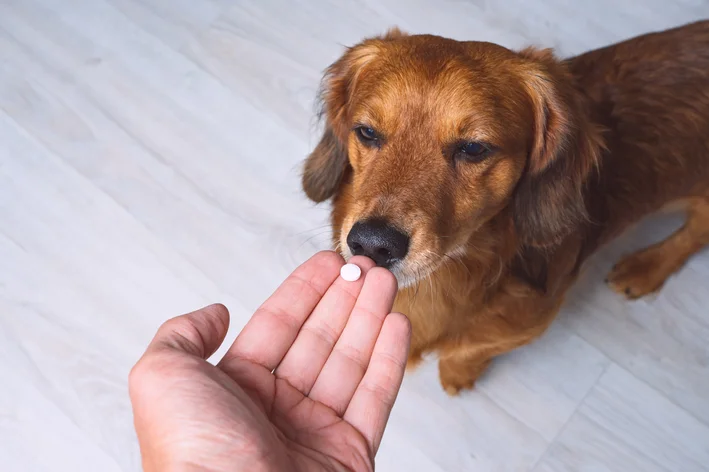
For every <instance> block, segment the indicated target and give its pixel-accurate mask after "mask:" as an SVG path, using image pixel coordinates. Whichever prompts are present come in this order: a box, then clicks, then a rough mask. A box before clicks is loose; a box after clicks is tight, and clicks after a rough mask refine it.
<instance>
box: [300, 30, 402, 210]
mask: <svg viewBox="0 0 709 472" xmlns="http://www.w3.org/2000/svg"><path fill="white" fill-rule="evenodd" d="M402 36H405V33H402V32H401V31H400V30H398V29H396V28H393V29H391V30H389V32H387V33H386V34H385V35H384V36H382V37H379V38H371V39H367V40H365V41H363V42H361V43H360V44H358V45H357V46H354V47H351V48H349V49H347V51H346V52H345V54H344V55H343V56H342V57H341V58H340V59H338V60H337V61H336V62H335V63H334V64H332V65H331V66H330V67H328V69H327V70H326V71H325V75H324V77H323V80H322V84H321V87H320V93H319V97H320V103H321V107H322V108H321V111H320V115H321V117H322V118H324V121H325V129H324V131H323V136H322V138H321V140H320V142H319V143H318V145H317V146H316V147H315V149H314V150H313V152H312V153H311V154H310V155H309V156H308V158H307V159H306V160H305V166H304V168H303V179H302V184H303V190H305V194H306V195H307V196H308V198H310V199H311V200H313V201H314V202H317V203H320V202H323V201H325V200H327V199H329V198H331V197H332V196H333V195H334V194H335V193H336V192H337V189H338V188H339V186H340V184H341V182H342V179H343V177H344V176H345V174H346V171H347V168H348V166H349V160H348V158H347V138H348V135H349V132H350V129H349V127H350V123H349V122H350V113H351V110H349V109H348V103H349V102H350V99H351V98H352V96H353V95H354V93H355V89H356V85H357V81H358V79H359V77H360V75H361V74H362V72H363V71H364V70H365V69H366V66H367V64H369V63H371V61H372V60H373V59H374V58H375V57H376V56H377V54H378V53H379V51H380V48H381V45H382V44H383V42H385V41H391V40H395V39H398V38H401V37H402Z"/></svg>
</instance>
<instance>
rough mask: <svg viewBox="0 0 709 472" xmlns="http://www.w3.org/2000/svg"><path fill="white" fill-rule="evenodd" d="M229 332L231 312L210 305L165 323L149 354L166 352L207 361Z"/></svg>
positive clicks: (150, 346) (221, 306)
mask: <svg viewBox="0 0 709 472" xmlns="http://www.w3.org/2000/svg"><path fill="white" fill-rule="evenodd" d="M228 329H229V310H227V308H226V307H225V306H224V305H221V304H215V305H210V306H207V307H205V308H202V309H200V310H197V311H193V312H192V313H188V314H186V315H182V316H178V317H177V318H172V319H170V320H168V321H166V322H165V323H163V325H162V326H160V328H159V329H158V332H157V334H156V335H155V337H154V338H153V340H152V342H151V343H150V345H149V346H148V349H147V351H146V354H150V353H153V352H156V351H163V350H166V349H167V350H175V351H179V352H183V353H186V354H189V355H192V356H195V357H199V358H201V359H207V358H208V357H209V356H211V355H212V354H214V352H215V351H216V350H217V349H219V346H221V344H222V342H224V338H225V337H226V333H227V330H228Z"/></svg>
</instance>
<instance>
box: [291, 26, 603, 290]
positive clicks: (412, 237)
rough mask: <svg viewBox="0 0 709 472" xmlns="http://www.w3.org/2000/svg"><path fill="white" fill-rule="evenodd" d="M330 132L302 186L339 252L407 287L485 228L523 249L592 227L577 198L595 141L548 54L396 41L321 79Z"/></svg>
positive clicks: (346, 60) (417, 39)
mask: <svg viewBox="0 0 709 472" xmlns="http://www.w3.org/2000/svg"><path fill="white" fill-rule="evenodd" d="M321 98H322V104H323V115H324V119H325V131H324V135H323V137H322V140H321V141H320V143H319V144H318V145H317V147H316V148H315V150H314V151H313V153H312V154H311V155H310V156H309V157H308V159H307V161H306V163H305V168H304V173H303V187H304V189H305V192H306V194H307V195H308V197H309V198H310V199H312V200H314V201H316V202H322V201H325V200H328V199H330V198H333V200H334V202H333V204H334V209H333V230H334V236H335V240H336V243H337V245H338V247H339V249H340V251H341V252H342V253H343V255H345V256H346V257H347V256H350V255H352V254H364V255H367V256H369V257H371V258H372V259H374V260H375V262H376V263H377V264H378V265H381V266H384V267H388V268H390V269H391V270H392V271H393V272H394V273H395V274H396V275H397V277H398V279H399V282H400V284H402V285H408V284H409V283H411V282H412V281H414V280H416V279H417V278H420V277H423V276H425V275H427V274H429V273H430V272H431V271H433V270H435V269H436V268H437V267H438V266H440V265H441V263H442V262H443V261H444V259H445V258H450V257H456V256H457V255H460V254H462V253H463V252H465V251H467V250H468V247H469V243H470V241H471V238H473V237H474V236H476V235H477V236H480V235H481V233H486V234H485V235H484V236H485V237H488V238H495V237H507V236H505V235H502V234H499V235H497V234H494V231H495V229H494V228H500V227H501V226H505V225H499V224H496V225H493V224H491V222H492V221H493V220H495V219H496V218H497V219H500V218H508V219H509V225H507V227H510V228H514V230H513V234H516V236H515V237H516V238H517V239H518V240H519V241H520V244H523V245H529V246H537V247H538V246H547V245H553V244H556V243H558V242H559V241H560V240H561V239H562V238H564V237H565V236H566V235H568V234H569V233H570V232H571V231H573V230H574V228H576V227H577V225H578V224H580V223H581V222H583V221H584V220H585V219H586V218H587V213H586V208H585V206H584V201H583V198H582V188H583V184H584V182H585V180H586V179H587V176H588V174H589V172H590V171H591V169H592V168H593V167H594V165H595V164H596V160H597V154H598V149H599V145H598V143H599V141H598V133H597V131H596V130H595V129H594V128H593V126H592V125H591V124H590V123H589V122H588V118H587V113H586V111H585V110H584V109H583V104H582V103H581V98H580V94H579V93H578V92H577V91H575V90H574V88H573V82H572V79H571V77H570V75H569V73H568V71H567V70H566V68H565V66H564V65H563V64H561V63H560V62H558V61H557V60H556V59H554V57H553V56H552V54H551V53H550V52H548V51H538V50H532V49H529V50H525V51H522V52H519V53H518V52H513V51H510V50H508V49H505V48H503V47H501V46H497V45H494V44H490V43H480V42H458V41H454V40H449V39H444V38H441V37H437V36H429V35H417V36H409V35H406V34H403V33H401V32H399V31H398V30H393V31H391V32H389V33H388V34H387V35H385V36H383V37H380V38H374V39H368V40H365V41H363V42H362V43H360V44H358V45H357V46H355V47H352V48H350V49H348V50H347V51H346V53H345V54H344V55H343V56H342V57H341V58H340V59H339V60H338V61H337V62H335V63H334V64H333V65H332V66H330V68H329V69H328V70H327V73H326V75H325V77H324V79H323V88H322V93H321Z"/></svg>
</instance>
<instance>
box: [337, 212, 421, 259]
mask: <svg viewBox="0 0 709 472" xmlns="http://www.w3.org/2000/svg"><path fill="white" fill-rule="evenodd" d="M347 245H348V246H349V247H350V251H352V254H354V255H355V256H367V257H369V258H370V259H372V260H373V261H374V262H375V263H376V264H377V265H378V266H379V267H386V268H390V267H391V266H392V265H394V263H396V262H397V261H400V260H401V259H403V258H404V257H406V253H407V252H408V251H409V237H408V236H407V235H405V234H404V233H402V232H401V231H399V230H398V229H396V228H394V227H393V226H391V225H389V224H387V222H386V221H384V220H381V219H371V220H366V221H358V222H357V223H355V225H354V226H353V227H352V229H351V230H350V234H348V235H347Z"/></svg>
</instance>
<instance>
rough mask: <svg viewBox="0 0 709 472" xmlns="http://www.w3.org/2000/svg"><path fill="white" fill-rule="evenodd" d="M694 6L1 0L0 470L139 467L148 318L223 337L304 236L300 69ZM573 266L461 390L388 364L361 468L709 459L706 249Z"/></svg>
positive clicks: (545, 37) (611, 36)
mask: <svg viewBox="0 0 709 472" xmlns="http://www.w3.org/2000/svg"><path fill="white" fill-rule="evenodd" d="M701 17H709V1H708V0H634V1H630V0H595V2H580V1H578V2H576V1H572V0H544V1H534V2H533V1H524V0H497V1H493V0H477V1H476V0H470V1H454V0H438V1H434V0H408V1H404V0H368V1H356V2H355V1H339V0H337V1H336V0H330V1H328V0H309V1H306V0H301V1H294V0H290V1H286V0H258V1H257V0H252V1H247V0H243V1H231V2H230V1H227V0H0V379H1V380H0V469H2V470H3V471H8V472H22V471H53V472H56V471H59V472H64V471H72V472H75V471H86V472H112V471H137V470H139V457H138V451H137V448H136V442H135V438H134V433H133V430H132V423H131V421H132V420H131V414H130V405H129V402H128V399H127V396H126V375H127V373H128V370H129V368H130V367H131V366H132V364H133V363H134V362H135V360H136V359H137V357H138V356H139V355H140V353H141V352H142V349H143V348H144V346H145V345H146V343H147V342H148V340H149V339H150V337H151V336H152V334H153V332H154V330H155V329H156V327H157V326H158V325H159V324H160V323H161V322H162V321H163V320H165V319H166V318H168V317H171V316H173V315H176V314H180V313H183V312H186V311H189V310H192V309H194V308H197V307H200V306H202V305H205V304H208V303H211V302H214V301H221V302H223V303H225V304H227V306H228V307H229V308H230V309H231V312H232V314H233V317H234V324H233V330H232V332H231V334H230V336H229V340H231V339H233V336H234V335H235V332H236V330H238V329H239V328H240V327H241V326H243V324H244V323H245V322H246V320H247V319H248V317H249V315H250V313H251V312H252V310H253V309H254V308H255V307H256V306H257V305H258V304H259V303H260V302H261V301H262V300H263V299H264V298H265V297H266V296H267V295H269V294H270V292H271V291H272V290H273V289H274V288H275V286H276V285H277V284H278V283H279V282H280V281H281V280H282V279H283V277H285V276H286V275H287V273H288V272H289V271H290V270H291V269H293V268H294V267H295V265H296V264H297V263H298V262H300V261H302V260H304V259H305V258H306V257H308V256H309V255H311V254H312V253H313V252H314V251H316V250H317V249H319V248H324V247H326V246H327V242H328V235H327V227H326V226H325V223H326V216H327V208H314V207H313V206H312V205H310V204H309V203H308V202H307V201H306V200H305V199H304V197H303V196H302V195H301V193H300V189H299V179H298V166H299V164H300V161H301V160H302V158H303V157H304V156H305V155H306V154H307V153H308V151H309V150H310V149H311V147H312V146H313V144H314V143H315V140H316V138H317V135H316V134H315V133H314V131H313V130H314V122H313V98H314V96H315V90H316V87H317V85H318V81H319V79H320V73H321V71H322V70H323V69H324V68H325V67H326V66H327V65H328V64H329V63H330V62H332V61H333V60H334V59H335V58H336V57H337V56H338V55H339V54H340V52H341V51H342V47H343V46H344V45H350V44H353V43H355V42H357V41H358V40H360V39H361V38H362V37H364V36H366V35H371V34H376V33H381V32H383V31H384V30H385V29H386V28H388V27H389V26H392V25H398V26H400V27H401V28H403V29H404V30H407V31H409V32H429V33H436V34H442V35H445V36H449V37H454V38H458V39H479V40H488V41H494V42H499V43H501V44H503V45H506V46H509V47H521V46H524V45H527V44H530V43H532V44H537V45H546V46H553V47H556V48H557V50H558V52H559V53H560V54H562V55H568V54H574V53H578V52H582V51H583V50H585V49H589V48H593V47H597V46H602V45H604V44H607V43H609V42H613V41H617V40H620V39H623V38H626V37H629V36H633V35H636V34H640V33H643V32H646V31H650V30H654V29H662V28H665V27H670V26H675V25H678V24H680V23H684V22H688V21H692V20H695V19H698V18H701ZM676 223H677V220H676V219H673V218H671V217H669V218H662V219H659V220H657V221H653V222H650V223H648V224H647V225H644V226H643V227H642V228H641V229H639V230H638V231H636V232H634V233H633V234H630V235H628V236H627V237H625V238H624V239H623V240H622V241H619V242H618V244H615V245H614V246H613V247H611V248H609V249H608V250H606V251H605V252H604V253H603V254H601V255H600V256H599V257H597V258H595V259H594V260H593V261H592V263H591V264H590V267H589V270H588V272H587V273H586V275H585V277H584V279H583V280H582V281H581V283H580V284H579V286H578V287H577V288H576V289H575V291H574V293H573V295H572V296H571V297H570V301H569V303H568V305H567V307H566V308H565V309H564V311H563V313H562V315H561V317H560V319H559V320H558V322H556V323H555V324H554V325H553V327H552V328H551V330H550V331H549V333H548V334H547V335H546V336H545V337H544V338H543V339H542V340H540V341H539V342H537V343H535V344H533V345H532V346H529V347H527V348H525V349H521V350H519V351H517V352H515V353H513V354H511V355H509V356H507V357H505V358H503V359H501V360H500V361H499V362H497V364H496V365H495V366H494V369H493V370H492V371H490V375H488V376H486V377H485V378H484V380H483V381H482V382H481V383H480V387H479V389H478V390H477V391H475V392H474V393H471V394H468V395H465V396H462V397H460V398H456V399H450V398H448V397H447V396H446V395H445V394H444V393H443V392H442V391H441V389H440V387H439V385H438V381H437V378H436V371H435V365H434V364H432V363H428V364H426V365H425V366H424V367H423V368H422V369H421V370H420V371H418V372H416V373H415V374H413V375H411V376H409V377H407V379H406V381H405V385H404V387H403V390H402V393H401V395H400V399H399V401H398V403H397V405H396V407H395V410H394V412H393V415H392V419H391V423H390V426H389V428H388V430H387V434H386V436H385V439H384V444H383V447H382V450H381V453H380V455H379V458H378V470H381V471H406V472H408V471H424V472H436V471H482V472H486V471H490V472H500V471H536V472H552V471H554V472H566V471H614V472H615V471H617V472H635V471H637V472H655V471H657V472H660V471H662V472H693V471H708V470H709V347H708V346H709V282H707V280H708V279H709V253H708V252H706V251H705V252H704V253H703V254H701V255H699V256H698V257H695V258H694V259H693V260H692V261H691V263H690V264H689V265H688V266H687V267H686V268H685V269H684V270H683V271H682V272H681V273H680V274H679V275H677V276H676V277H674V278H672V279H671V280H670V282H669V283H668V284H667V286H666V288H665V290H664V291H663V292H662V293H661V294H660V295H659V296H656V297H654V298H652V299H647V300H643V301H639V302H636V303H628V302H625V301H623V300H620V299H619V298H617V297H616V296H614V295H613V294H611V293H610V292H609V290H607V289H606V288H605V287H604V286H603V284H602V282H601V281H602V280H603V276H604V273H605V272H606V271H607V270H608V268H609V267H610V266H611V264H612V262H613V261H614V260H615V259H616V257H617V256H618V255H619V254H621V253H623V252H625V251H627V250H629V249H631V248H634V247H639V246H642V245H643V244H645V243H647V242H648V241H651V240H653V239H656V238H658V237H660V236H661V235H662V234H666V233H667V232H668V231H669V230H670V229H671V228H672V226H673V225H675V224H676Z"/></svg>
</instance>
